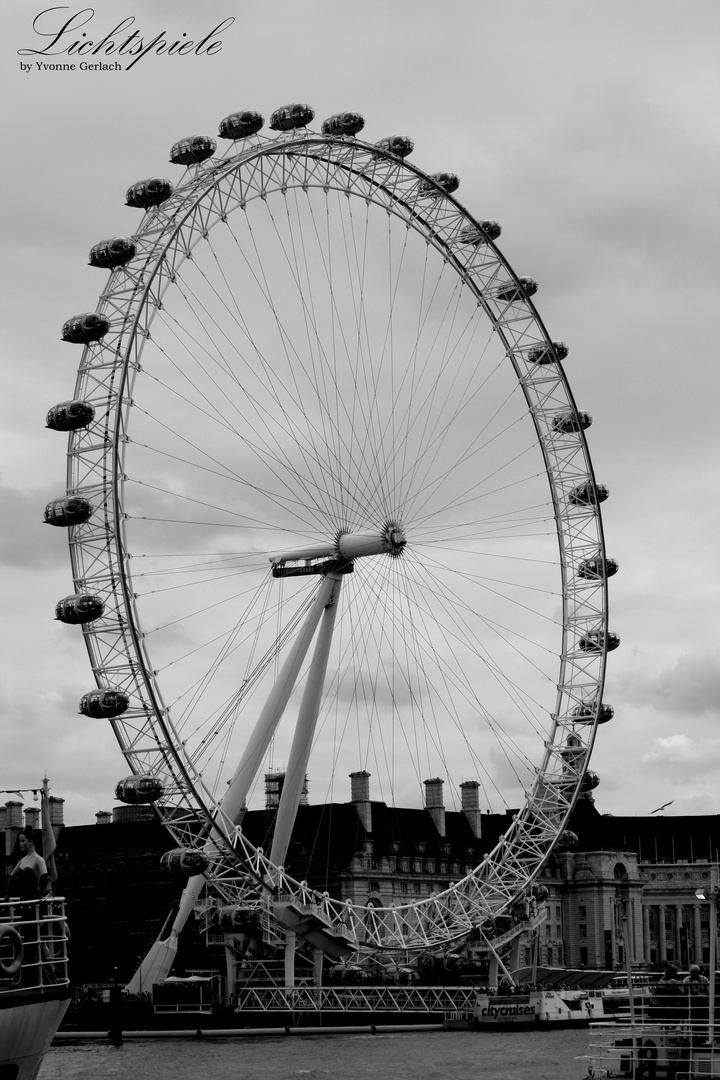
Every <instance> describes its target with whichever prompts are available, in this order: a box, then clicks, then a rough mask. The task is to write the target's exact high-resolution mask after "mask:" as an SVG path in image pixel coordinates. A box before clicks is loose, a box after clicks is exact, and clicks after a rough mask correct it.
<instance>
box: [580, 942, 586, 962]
mask: <svg viewBox="0 0 720 1080" xmlns="http://www.w3.org/2000/svg"><path fill="white" fill-rule="evenodd" d="M587 962H588V951H587V945H581V946H580V963H581V964H587Z"/></svg>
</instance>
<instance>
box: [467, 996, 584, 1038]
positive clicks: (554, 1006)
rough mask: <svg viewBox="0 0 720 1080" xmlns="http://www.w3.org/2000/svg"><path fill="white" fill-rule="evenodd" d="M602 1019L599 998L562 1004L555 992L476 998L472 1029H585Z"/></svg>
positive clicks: (560, 998) (582, 999)
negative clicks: (591, 1023)
mask: <svg viewBox="0 0 720 1080" xmlns="http://www.w3.org/2000/svg"><path fill="white" fill-rule="evenodd" d="M603 1017H604V1012H603V1003H602V998H601V997H599V996H598V997H596V998H590V997H587V996H585V997H584V998H578V999H576V1000H575V1001H572V1002H566V1001H564V1000H563V999H562V997H561V996H560V994H559V993H557V991H555V990H543V989H539V988H538V989H535V988H533V989H530V990H528V991H527V992H526V993H523V992H521V991H519V992H518V993H510V994H490V993H483V992H480V993H478V995H477V999H476V1002H475V1009H474V1011H473V1023H472V1026H473V1028H474V1029H475V1030H476V1031H483V1030H486V1029H493V1030H504V1029H506V1028H507V1029H509V1030H513V1031H514V1030H517V1029H518V1028H543V1027H554V1028H561V1027H587V1026H588V1025H589V1024H590V1022H591V1021H593V1020H595V1021H597V1020H601V1019H603Z"/></svg>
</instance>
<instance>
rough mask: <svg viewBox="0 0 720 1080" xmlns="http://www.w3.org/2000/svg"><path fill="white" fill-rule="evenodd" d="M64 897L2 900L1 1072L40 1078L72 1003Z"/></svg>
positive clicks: (10, 1079)
mask: <svg viewBox="0 0 720 1080" xmlns="http://www.w3.org/2000/svg"><path fill="white" fill-rule="evenodd" d="M68 940H69V933H68V928H67V923H66V921H65V902H64V900H63V899H62V898H59V897H44V898H42V899H37V900H16V899H11V900H4V901H0V1077H3V1080H5V1078H7V1080H35V1077H37V1075H38V1073H39V1071H40V1066H41V1064H42V1060H43V1057H44V1056H45V1053H46V1051H47V1050H48V1047H49V1046H50V1043H51V1042H52V1039H53V1036H54V1035H55V1032H56V1031H57V1029H58V1027H59V1025H60V1022H61V1021H62V1019H63V1017H64V1015H65V1011H66V1009H67V1007H68V1005H69V1003H70V998H71V996H72V991H71V989H70V980H69V977H68V960H67V950H68Z"/></svg>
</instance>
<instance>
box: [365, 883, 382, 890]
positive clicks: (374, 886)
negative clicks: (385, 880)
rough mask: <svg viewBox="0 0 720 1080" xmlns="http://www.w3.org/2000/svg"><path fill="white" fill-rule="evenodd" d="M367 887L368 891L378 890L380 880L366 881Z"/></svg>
mask: <svg viewBox="0 0 720 1080" xmlns="http://www.w3.org/2000/svg"><path fill="white" fill-rule="evenodd" d="M368 889H369V890H370V892H380V882H379V881H369V882H368Z"/></svg>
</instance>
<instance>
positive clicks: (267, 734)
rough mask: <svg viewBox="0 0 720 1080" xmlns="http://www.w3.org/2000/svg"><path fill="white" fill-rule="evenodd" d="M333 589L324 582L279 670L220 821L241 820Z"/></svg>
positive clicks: (329, 580)
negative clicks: (248, 797)
mask: <svg viewBox="0 0 720 1080" xmlns="http://www.w3.org/2000/svg"><path fill="white" fill-rule="evenodd" d="M334 587H335V580H334V578H331V577H327V578H325V580H324V581H323V583H322V585H321V586H320V589H319V591H318V595H317V596H316V598H315V602H314V604H313V606H312V607H311V608H310V611H309V612H308V616H307V618H306V620H305V624H304V626H303V628H302V630H301V631H300V633H299V634H298V636H297V638H296V640H295V643H294V645H293V647H292V649H291V650H290V652H289V654H288V656H287V659H286V660H285V663H284V664H283V666H282V668H281V669H280V674H279V675H278V677H277V679H276V681H275V685H274V686H273V688H272V690H271V691H270V696H269V697H268V699H267V701H266V703H265V705H264V707H263V709H262V712H261V713H260V716H259V717H258V720H257V723H256V724H255V729H254V731H253V733H252V735H251V736H250V739H249V740H248V744H247V747H246V748H245V752H244V754H243V756H242V759H241V761H240V764H239V765H238V767H237V769H236V770H235V775H234V776H233V778H232V781H231V783H230V786H229V787H228V789H227V791H226V792H225V794H224V795H223V797H222V801H221V804H220V806H221V810H222V814H223V817H225V819H226V820H227V821H229V822H231V823H233V824H234V823H235V822H236V821H237V819H238V817H239V816H240V811H241V810H242V808H243V805H244V804H245V801H246V799H247V796H248V793H249V791H250V788H251V786H252V784H253V781H254V780H255V777H256V776H257V773H258V769H259V768H260V766H261V764H262V760H263V758H264V757H265V754H266V753H267V750H268V747H269V746H270V743H271V741H272V737H273V735H274V734H275V730H276V728H277V726H278V724H279V723H280V719H281V717H282V715H283V712H284V711H285V706H286V705H287V703H288V699H289V697H290V695H291V693H292V691H293V687H294V686H295V682H296V680H297V677H298V674H299V672H300V666H301V664H302V662H303V660H304V659H305V654H306V653H307V651H308V649H309V647H310V642H311V641H312V639H313V636H314V634H315V630H316V628H317V624H318V623H319V621H320V618H321V616H322V613H323V611H324V610H325V608H326V606H327V604H328V602H329V600H330V598H331V597H332V594H333V589H334Z"/></svg>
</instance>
